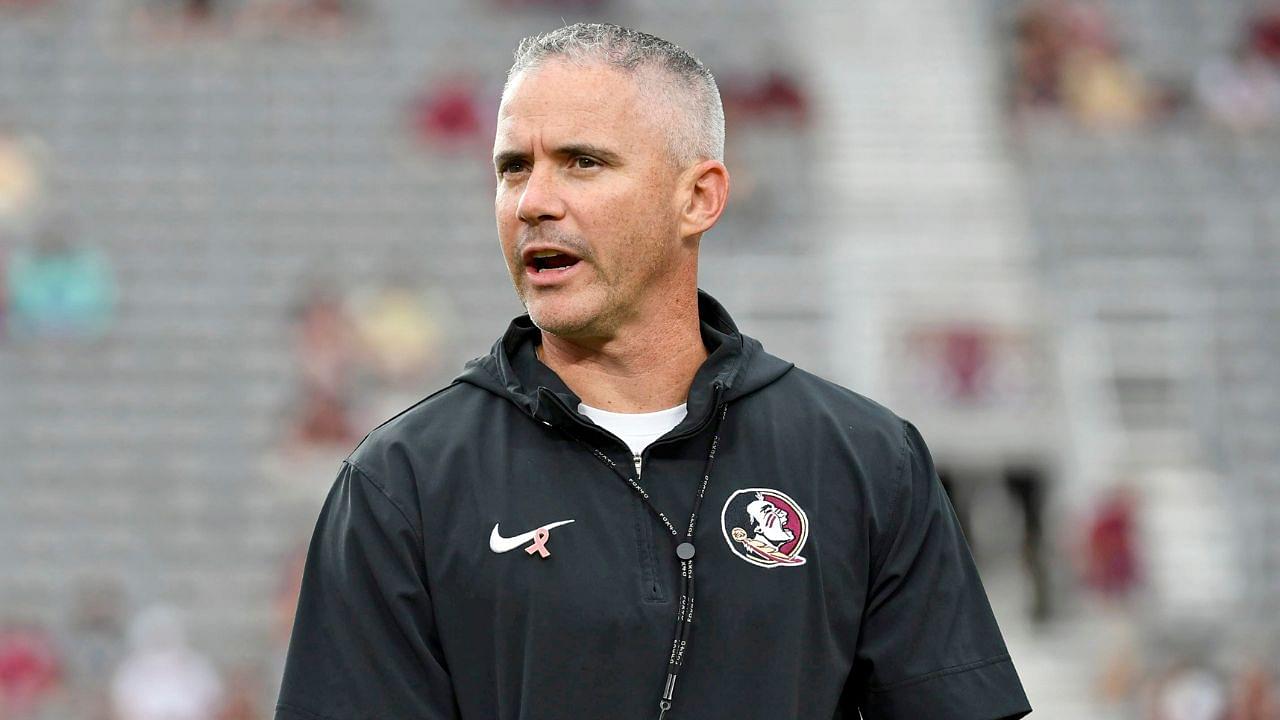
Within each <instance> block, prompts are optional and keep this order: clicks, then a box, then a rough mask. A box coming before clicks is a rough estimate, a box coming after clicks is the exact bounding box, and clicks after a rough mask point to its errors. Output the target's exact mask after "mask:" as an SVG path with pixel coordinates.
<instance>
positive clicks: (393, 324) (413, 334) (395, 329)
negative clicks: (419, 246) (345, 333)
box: [354, 285, 440, 388]
mask: <svg viewBox="0 0 1280 720" xmlns="http://www.w3.org/2000/svg"><path fill="white" fill-rule="evenodd" d="M354 314H355V316H356V325H357V327H358V328H359V331H360V339H361V341H362V344H363V345H364V346H365V347H366V348H367V354H368V359H369V361H370V362H371V363H372V364H373V369H374V371H375V372H376V373H377V375H378V379H379V380H380V381H381V382H382V383H384V384H387V385H392V386H396V385H399V386H412V387H415V388H416V387H420V386H421V383H422V381H423V379H424V378H423V375H424V374H425V373H426V372H427V371H428V370H429V369H431V368H432V367H434V365H435V362H436V353H437V351H438V349H439V348H438V343H439V342H440V330H439V327H438V325H437V323H436V321H435V319H434V318H433V317H432V314H431V313H430V312H428V310H427V307H426V305H425V303H424V300H423V298H422V296H421V294H420V293H418V292H415V291H413V290H411V289H410V288H409V287H407V286H403V285H392V286H390V287H385V288H381V289H379V290H378V291H376V292H374V293H373V294H371V295H370V296H367V297H365V298H362V299H361V300H360V301H359V302H357V303H356V307H355V312H354Z"/></svg>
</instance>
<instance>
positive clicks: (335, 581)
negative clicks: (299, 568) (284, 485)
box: [275, 461, 458, 720]
mask: <svg viewBox="0 0 1280 720" xmlns="http://www.w3.org/2000/svg"><path fill="white" fill-rule="evenodd" d="M411 517H414V515H413V514H412V513H409V512H407V511H406V508H404V507H403V503H398V502H396V501H395V500H393V498H392V496H391V495H389V494H387V492H386V490H385V488H384V486H383V485H380V484H378V483H377V482H376V481H375V480H374V479H372V478H370V477H369V476H367V475H365V474H364V473H363V472H362V471H361V470H360V469H359V468H357V467H356V466H355V465H353V464H351V462H350V461H347V462H344V463H343V465H342V468H341V470H340V471H339V473H338V478H337V480H336V481H335V482H334V485H333V488H332V489H331V490H330V492H329V496H328V498H326V500H325V503H324V506H323V508H322V509H321V511H320V518H319V520H318V521H317V523H316V528H315V533H314V535H313V536H312V539H311V545H310V548H309V549H308V551H307V561H306V566H305V568H304V570H303V576H302V589H301V592H300V595H299V598H298V610H297V614H296V616H295V619H294V625H293V634H292V636H291V638H290V641H289V650H288V654H287V655H286V659H285V668H284V678H283V680H282V683H281V689H280V699H279V703H278V705H277V706H276V715H275V717H276V720H364V719H365V718H410V717H412V718H418V719H420V720H446V719H450V720H452V719H453V718H457V717H458V711H457V705H456V702H455V699H454V695H453V687H452V683H451V681H450V679H449V674H448V670H447V666H446V664H445V659H444V654H443V652H442V651H441V648H440V639H439V637H438V635H437V632H436V626H435V620H434V616H433V612H432V604H431V596H430V594H429V593H428V591H427V582H426V568H425V563H424V558H423V543H422V538H421V534H420V532H419V531H418V530H417V529H416V526H415V525H414V524H413V523H412V522H411V521H410V518H411Z"/></svg>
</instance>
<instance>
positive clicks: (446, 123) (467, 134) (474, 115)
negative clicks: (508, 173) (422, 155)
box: [409, 78, 486, 149]
mask: <svg viewBox="0 0 1280 720" xmlns="http://www.w3.org/2000/svg"><path fill="white" fill-rule="evenodd" d="M409 129H410V134H411V135H412V136H413V138H414V139H415V140H416V141H417V142H419V143H420V144H422V145H424V146H427V147H432V148H436V149H451V148H455V147H457V146H459V145H463V144H469V143H473V142H478V141H480V140H481V139H482V138H484V137H486V135H485V133H484V132H483V131H484V123H483V122H482V120H481V106H480V101H479V99H478V96H477V88H476V86H475V83H473V82H471V81H470V80H468V79H465V78H453V79H450V80H446V81H443V82H441V83H439V84H436V85H433V86H432V87H430V88H427V89H426V90H424V91H423V92H422V93H421V94H419V95H418V97H416V98H414V99H413V100H412V101H411V102H410V104H409Z"/></svg>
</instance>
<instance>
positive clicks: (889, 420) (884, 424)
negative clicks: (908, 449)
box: [773, 366, 904, 439]
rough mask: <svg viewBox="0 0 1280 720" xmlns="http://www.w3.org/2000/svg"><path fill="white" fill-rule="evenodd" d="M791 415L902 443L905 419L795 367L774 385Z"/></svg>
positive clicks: (780, 399) (844, 388)
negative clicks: (880, 434) (873, 433)
mask: <svg viewBox="0 0 1280 720" xmlns="http://www.w3.org/2000/svg"><path fill="white" fill-rule="evenodd" d="M773 389H774V390H775V393H773V394H774V395H775V397H776V398H777V402H778V403H779V404H780V405H781V406H782V407H783V408H784V409H785V411H786V412H787V414H796V415H800V416H803V417H804V418H806V419H808V420H810V421H812V422H819V423H820V422H823V421H824V420H825V421H827V422H835V423H839V424H840V425H842V426H844V427H845V428H846V429H847V430H850V431H863V432H865V431H873V432H877V433H884V434H887V435H889V436H891V437H893V438H894V439H900V438H901V436H902V432H903V422H904V420H903V418H902V417H901V416H899V415H898V414H897V413H895V412H894V411H893V410H890V409H889V408H888V407H886V406H884V405H883V404H881V403H879V402H877V401H875V400H872V399H871V398H869V397H867V396H866V395H863V394H862V393H859V392H857V391H855V390H851V389H850V388H847V387H845V386H844V385H841V384H839V383H836V382H834V381H832V380H828V379H827V378H824V377H822V376H820V375H817V374H815V373H813V372H810V371H808V370H805V369H804V368H801V367H799V366H795V367H793V368H792V369H791V371H790V372H788V373H787V374H786V375H785V376H783V377H781V378H779V379H778V381H777V382H776V383H774V385H773Z"/></svg>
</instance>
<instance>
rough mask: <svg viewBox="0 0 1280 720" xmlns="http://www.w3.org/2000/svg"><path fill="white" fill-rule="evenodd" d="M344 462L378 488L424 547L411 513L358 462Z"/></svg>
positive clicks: (348, 460)
mask: <svg viewBox="0 0 1280 720" xmlns="http://www.w3.org/2000/svg"><path fill="white" fill-rule="evenodd" d="M342 462H344V463H346V464H347V465H350V466H351V469H352V470H354V471H356V472H357V473H359V474H360V476H361V477H363V478H364V479H365V480H367V481H369V484H370V485H372V486H374V487H375V488H377V489H378V492H380V493H382V496H383V497H385V498H386V499H387V502H389V503H391V506H392V507H394V508H395V509H396V512H398V513H400V517H401V518H403V519H404V522H405V524H406V525H408V526H409V532H411V533H413V537H414V539H416V540H417V541H418V545H419V546H420V547H421V546H424V545H425V544H426V541H425V539H424V538H423V537H422V533H420V532H418V528H417V527H416V526H415V525H414V524H413V521H412V520H410V519H409V513H407V512H405V509H404V508H403V507H401V506H400V503H399V502H397V501H396V499H395V498H394V497H392V496H391V493H389V492H387V489H386V487H384V486H383V485H382V483H380V482H378V481H377V480H375V479H374V478H373V475H371V474H370V473H369V472H367V471H366V470H365V469H364V468H362V467H360V466H359V465H357V464H356V462H355V461H354V460H352V459H351V458H347V459H346V460H343V461H342Z"/></svg>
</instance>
